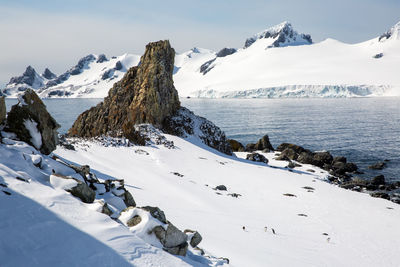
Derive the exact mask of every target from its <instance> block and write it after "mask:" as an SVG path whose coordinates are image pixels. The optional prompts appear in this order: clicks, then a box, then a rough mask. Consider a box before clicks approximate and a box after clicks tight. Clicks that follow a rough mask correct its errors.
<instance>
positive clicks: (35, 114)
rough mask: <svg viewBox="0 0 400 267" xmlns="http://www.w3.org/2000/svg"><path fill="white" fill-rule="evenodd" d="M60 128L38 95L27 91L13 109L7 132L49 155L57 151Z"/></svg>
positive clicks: (8, 119)
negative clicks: (58, 130)
mask: <svg viewBox="0 0 400 267" xmlns="http://www.w3.org/2000/svg"><path fill="white" fill-rule="evenodd" d="M59 127H60V125H58V123H57V122H56V121H55V119H53V117H52V116H51V115H50V114H49V113H48V112H47V110H46V106H45V105H44V104H43V102H42V100H41V99H40V98H39V97H38V95H37V94H36V93H35V92H34V91H33V90H32V89H27V90H26V91H25V93H24V94H23V95H22V96H21V97H20V98H19V103H18V104H16V105H14V106H12V107H11V111H10V112H9V113H8V116H7V122H6V129H5V130H6V131H9V132H13V133H15V134H16V136H17V137H18V138H19V139H20V140H21V141H24V142H26V143H28V144H30V145H32V146H34V147H36V149H38V150H40V152H42V153H43V154H46V155H48V154H50V153H51V152H52V151H53V150H55V149H56V146H57V143H58V133H57V129H58V128H59Z"/></svg>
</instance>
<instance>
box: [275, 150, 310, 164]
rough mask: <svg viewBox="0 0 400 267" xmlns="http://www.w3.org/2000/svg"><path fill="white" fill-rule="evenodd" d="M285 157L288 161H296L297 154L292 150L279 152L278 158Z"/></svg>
mask: <svg viewBox="0 0 400 267" xmlns="http://www.w3.org/2000/svg"><path fill="white" fill-rule="evenodd" d="M302 153H303V152H302ZM304 153H305V152H304ZM285 156H286V157H287V158H289V159H290V160H297V158H298V157H299V154H298V153H296V151H295V150H294V149H292V148H286V149H284V150H283V151H282V152H281V155H280V156H279V157H285ZM302 163H305V162H302Z"/></svg>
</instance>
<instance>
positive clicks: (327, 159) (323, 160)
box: [313, 151, 333, 167]
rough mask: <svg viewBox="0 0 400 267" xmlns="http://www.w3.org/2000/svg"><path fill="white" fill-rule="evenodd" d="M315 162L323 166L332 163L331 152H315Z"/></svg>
mask: <svg viewBox="0 0 400 267" xmlns="http://www.w3.org/2000/svg"><path fill="white" fill-rule="evenodd" d="M313 160H314V164H315V165H316V166H319V167H322V166H324V164H331V163H332V161H333V157H332V155H331V154H330V153H329V152H327V151H326V152H315V153H314V156H313Z"/></svg>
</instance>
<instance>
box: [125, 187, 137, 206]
mask: <svg viewBox="0 0 400 267" xmlns="http://www.w3.org/2000/svg"><path fill="white" fill-rule="evenodd" d="M124 203H125V205H126V206H127V207H136V202H135V200H134V199H133V197H132V195H131V193H130V192H129V191H128V190H125V193H124Z"/></svg>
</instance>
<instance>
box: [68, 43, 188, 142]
mask: <svg viewBox="0 0 400 267" xmlns="http://www.w3.org/2000/svg"><path fill="white" fill-rule="evenodd" d="M174 57H175V51H174V49H173V48H171V46H170V44H169V41H159V42H154V43H149V44H148V45H147V46H146V51H145V54H144V55H143V56H142V57H141V60H140V64H139V66H137V67H133V68H131V69H129V70H128V71H127V73H126V74H125V76H124V77H123V78H122V80H120V81H119V82H117V83H115V84H114V86H113V87H112V88H111V89H110V91H109V92H108V96H107V97H106V98H105V99H104V101H103V102H102V103H100V104H98V105H97V106H95V107H93V108H91V109H89V110H87V111H85V112H84V113H82V114H81V115H79V117H78V119H77V120H76V121H75V123H74V124H73V126H72V127H71V129H70V130H69V132H68V133H69V135H70V136H79V137H95V136H101V135H111V136H116V135H118V134H124V136H126V137H129V136H135V133H134V131H135V130H134V127H133V125H135V124H139V123H151V124H153V125H154V126H156V127H160V126H161V124H162V122H163V120H164V119H165V118H166V117H168V116H171V115H173V114H175V112H176V111H177V110H178V109H179V107H180V102H179V98H178V92H177V91H176V89H175V87H174V84H173V80H172V72H173V68H174ZM136 135H137V134H136ZM138 139H140V138H138Z"/></svg>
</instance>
